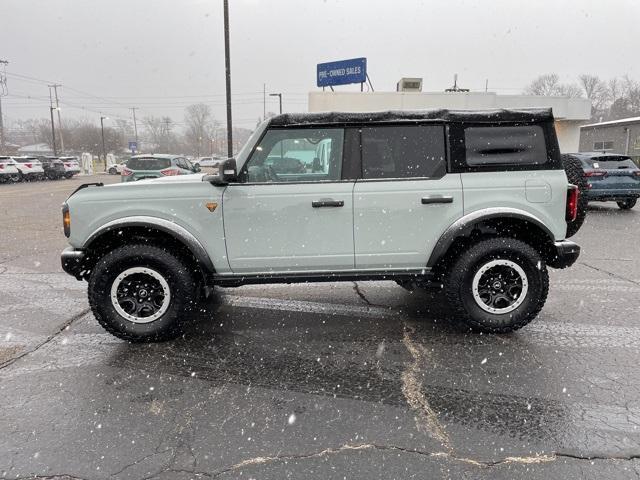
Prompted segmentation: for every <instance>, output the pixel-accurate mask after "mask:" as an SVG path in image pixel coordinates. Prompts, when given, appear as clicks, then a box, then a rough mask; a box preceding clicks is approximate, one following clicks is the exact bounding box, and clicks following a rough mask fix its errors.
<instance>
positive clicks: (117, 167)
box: [108, 162, 127, 175]
mask: <svg viewBox="0 0 640 480" xmlns="http://www.w3.org/2000/svg"><path fill="white" fill-rule="evenodd" d="M126 166H127V162H120V163H116V164H114V165H111V166H110V167H109V170H108V172H109V175H121V174H122V170H124V167H126Z"/></svg>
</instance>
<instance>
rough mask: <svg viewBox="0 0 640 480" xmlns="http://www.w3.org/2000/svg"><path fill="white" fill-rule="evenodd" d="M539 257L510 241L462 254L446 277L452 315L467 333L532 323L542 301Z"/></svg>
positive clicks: (544, 277) (544, 280)
mask: <svg viewBox="0 0 640 480" xmlns="http://www.w3.org/2000/svg"><path fill="white" fill-rule="evenodd" d="M548 291H549V276H548V273H547V268H546V265H545V264H544V262H543V261H542V259H541V257H540V254H539V253H538V252H537V251H536V250H535V249H534V248H533V247H531V246H530V245H528V244H526V243H524V242H522V241H520V240H515V239H512V238H491V239H488V240H483V241H481V242H479V243H477V244H475V245H473V246H472V247H471V248H469V250H467V251H466V252H464V253H462V254H461V256H460V257H459V258H458V260H457V261H456V262H455V263H454V264H453V266H452V267H451V270H450V272H449V274H448V275H447V277H446V278H445V292H446V295H447V299H448V301H449V304H450V305H451V306H452V307H453V310H454V312H455V314H456V316H457V317H458V318H459V319H460V320H462V321H463V322H464V323H466V324H467V325H469V326H470V327H471V328H472V329H474V330H478V331H481V332H487V333H507V332H511V331H513V330H517V329H519V328H521V327H523V326H525V325H526V324H527V323H529V322H530V321H531V320H533V319H534V318H535V317H536V316H537V315H538V313H539V312H540V310H541V309H542V307H543V306H544V303H545V301H546V299H547V293H548Z"/></svg>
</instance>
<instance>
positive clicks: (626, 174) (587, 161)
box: [567, 152, 640, 210]
mask: <svg viewBox="0 0 640 480" xmlns="http://www.w3.org/2000/svg"><path fill="white" fill-rule="evenodd" d="M567 156H568V157H571V158H573V159H576V160H578V161H580V164H581V167H582V170H583V172H584V173H583V175H584V178H585V179H586V191H585V193H586V195H585V197H586V199H587V201H599V202H616V203H617V204H618V207H619V208H621V209H622V210H629V209H630V208H633V207H634V206H635V205H636V202H637V200H638V197H640V168H638V166H637V165H636V164H635V163H634V162H633V160H632V159H631V157H628V156H627V155H619V154H616V153H598V152H584V153H569V154H567Z"/></svg>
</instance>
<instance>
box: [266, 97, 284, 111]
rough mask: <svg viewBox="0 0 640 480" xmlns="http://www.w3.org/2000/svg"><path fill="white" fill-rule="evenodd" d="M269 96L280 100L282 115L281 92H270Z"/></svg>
mask: <svg viewBox="0 0 640 480" xmlns="http://www.w3.org/2000/svg"><path fill="white" fill-rule="evenodd" d="M269 96H270V97H278V100H279V102H280V115H282V94H281V93H270V94H269Z"/></svg>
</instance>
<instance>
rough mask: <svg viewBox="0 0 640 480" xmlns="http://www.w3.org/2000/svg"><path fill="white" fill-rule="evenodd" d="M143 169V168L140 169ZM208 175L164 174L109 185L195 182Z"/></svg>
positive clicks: (125, 186) (130, 186) (128, 185)
mask: <svg viewBox="0 0 640 480" xmlns="http://www.w3.org/2000/svg"><path fill="white" fill-rule="evenodd" d="M139 171H142V170H139ZM205 175H206V173H194V174H192V175H169V176H166V177H164V176H162V177H158V178H145V179H143V180H137V181H135V182H124V183H114V184H111V185H108V186H109V187H122V188H135V186H136V185H149V184H150V183H152V184H157V183H163V184H164V183H171V184H177V183H195V182H202V177H204V176H205Z"/></svg>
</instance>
